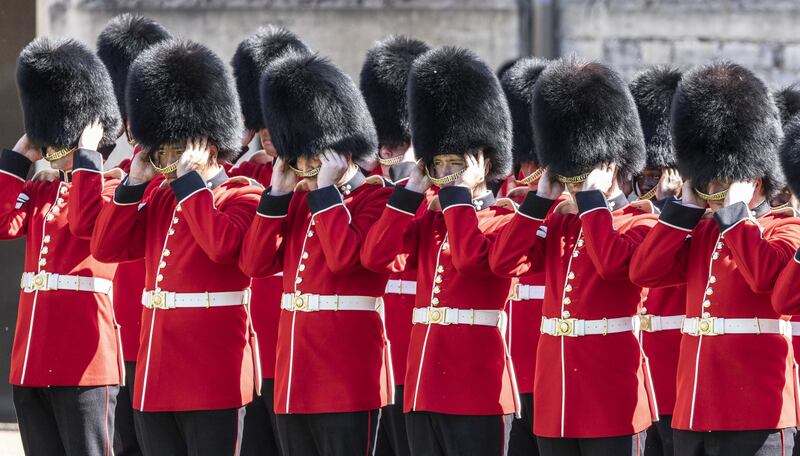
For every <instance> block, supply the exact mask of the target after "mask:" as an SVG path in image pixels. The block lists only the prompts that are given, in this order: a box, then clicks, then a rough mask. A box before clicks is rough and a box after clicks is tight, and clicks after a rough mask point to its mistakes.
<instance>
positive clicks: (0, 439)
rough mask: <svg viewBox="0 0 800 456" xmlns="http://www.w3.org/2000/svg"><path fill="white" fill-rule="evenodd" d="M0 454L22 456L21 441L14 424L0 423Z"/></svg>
mask: <svg viewBox="0 0 800 456" xmlns="http://www.w3.org/2000/svg"><path fill="white" fill-rule="evenodd" d="M0 454H1V455H3V456H23V454H22V441H20V439H19V430H18V429H17V425H16V424H8V423H0Z"/></svg>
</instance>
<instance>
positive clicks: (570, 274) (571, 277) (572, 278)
mask: <svg viewBox="0 0 800 456" xmlns="http://www.w3.org/2000/svg"><path fill="white" fill-rule="evenodd" d="M567 278H568V279H569V280H575V273H574V272H572V271H570V272H569V274H567Z"/></svg>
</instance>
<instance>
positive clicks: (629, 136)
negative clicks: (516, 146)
mask: <svg viewBox="0 0 800 456" xmlns="http://www.w3.org/2000/svg"><path fill="white" fill-rule="evenodd" d="M532 115H533V135H534V143H535V147H536V154H537V155H538V156H539V161H540V162H541V164H542V165H544V166H546V167H548V169H549V170H550V171H551V172H553V173H554V174H557V175H561V176H566V177H572V176H579V175H582V174H585V173H588V172H590V171H591V170H592V169H594V168H596V167H597V166H598V165H600V164H602V163H616V164H617V166H618V167H619V168H618V169H619V171H618V172H619V173H620V175H621V176H625V177H630V176H634V175H636V174H637V173H639V171H641V170H642V168H643V167H644V164H645V147H644V138H643V136H642V127H641V125H640V124H639V114H638V112H637V111H636V104H635V103H634V101H633V97H632V96H631V93H630V90H629V89H628V85H627V84H626V83H625V81H623V79H622V77H621V76H620V75H619V74H618V73H617V72H616V71H614V70H612V69H611V68H609V67H608V66H606V65H603V64H601V63H597V62H588V61H583V60H578V59H566V60H560V61H556V62H553V63H551V64H550V65H548V66H547V68H546V69H545V70H544V71H543V72H542V75H541V76H540V77H539V80H538V81H537V83H536V85H535V86H534V89H533V113H532Z"/></svg>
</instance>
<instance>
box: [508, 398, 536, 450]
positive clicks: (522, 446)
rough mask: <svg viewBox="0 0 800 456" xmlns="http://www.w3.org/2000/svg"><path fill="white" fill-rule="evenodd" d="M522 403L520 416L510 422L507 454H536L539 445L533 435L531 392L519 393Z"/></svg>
mask: <svg viewBox="0 0 800 456" xmlns="http://www.w3.org/2000/svg"><path fill="white" fill-rule="evenodd" d="M519 402H520V405H522V410H521V413H520V417H519V418H516V419H514V422H513V423H512V424H511V436H510V437H509V441H508V455H509V456H523V455H524V456H538V455H539V447H538V446H537V445H536V436H535V435H533V393H526V394H520V395H519Z"/></svg>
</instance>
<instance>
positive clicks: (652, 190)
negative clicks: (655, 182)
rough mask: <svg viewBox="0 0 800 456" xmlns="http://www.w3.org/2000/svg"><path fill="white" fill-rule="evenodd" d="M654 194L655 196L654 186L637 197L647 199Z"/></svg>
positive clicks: (641, 199)
mask: <svg viewBox="0 0 800 456" xmlns="http://www.w3.org/2000/svg"><path fill="white" fill-rule="evenodd" d="M654 196H656V188H655V187H653V188H651V189H650V191H648V192H647V193H645V194H644V195H642V196H640V197H639V201H647V200H650V199H653V197H654Z"/></svg>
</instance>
